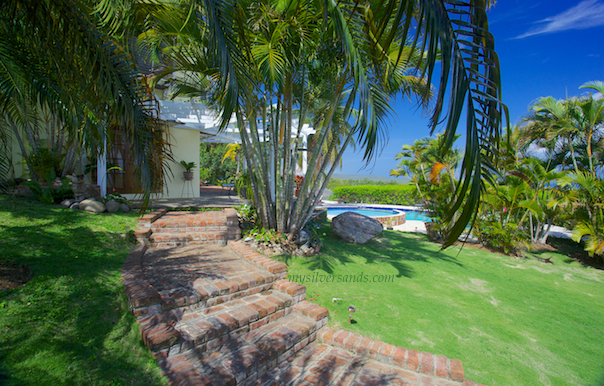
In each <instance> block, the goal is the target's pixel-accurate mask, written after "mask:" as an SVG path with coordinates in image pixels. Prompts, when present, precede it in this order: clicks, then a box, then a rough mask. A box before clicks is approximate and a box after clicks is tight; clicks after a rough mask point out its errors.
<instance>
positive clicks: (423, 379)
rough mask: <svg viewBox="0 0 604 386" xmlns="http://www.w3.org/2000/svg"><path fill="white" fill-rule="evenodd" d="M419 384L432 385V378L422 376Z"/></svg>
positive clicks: (423, 385)
mask: <svg viewBox="0 0 604 386" xmlns="http://www.w3.org/2000/svg"><path fill="white" fill-rule="evenodd" d="M419 384H420V386H434V378H432V377H426V376H422V377H421V378H420V380H419Z"/></svg>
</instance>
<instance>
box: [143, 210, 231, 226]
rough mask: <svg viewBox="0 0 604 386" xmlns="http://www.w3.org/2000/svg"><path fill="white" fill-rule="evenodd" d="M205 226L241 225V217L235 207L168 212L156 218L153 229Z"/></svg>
mask: <svg viewBox="0 0 604 386" xmlns="http://www.w3.org/2000/svg"><path fill="white" fill-rule="evenodd" d="M205 227H216V228H221V227H233V228H235V227H239V219H238V217H237V212H236V211H235V210H234V209H225V210H223V211H207V212H167V213H165V214H164V215H163V216H161V217H160V218H157V219H155V221H153V223H152V224H151V229H153V230H154V231H156V230H157V231H161V229H181V228H205Z"/></svg>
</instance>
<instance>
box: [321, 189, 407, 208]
mask: <svg viewBox="0 0 604 386" xmlns="http://www.w3.org/2000/svg"><path fill="white" fill-rule="evenodd" d="M414 189H415V187H414V186H413V185H383V186H380V185H358V186H340V187H337V188H335V189H334V190H333V195H332V197H331V198H332V199H333V198H335V199H337V200H342V201H344V202H365V203H370V204H390V205H413V204H414V203H415V199H414V198H413V192H414Z"/></svg>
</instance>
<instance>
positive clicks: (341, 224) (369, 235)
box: [331, 212, 384, 244]
mask: <svg viewBox="0 0 604 386" xmlns="http://www.w3.org/2000/svg"><path fill="white" fill-rule="evenodd" d="M331 229H332V230H333V231H334V233H335V234H336V235H338V236H340V237H341V238H343V239H344V240H345V241H347V242H349V243H355V244H365V243H366V242H367V241H369V240H371V239H373V238H374V237H377V236H379V234H380V233H382V231H383V230H384V227H383V226H382V224H381V223H380V222H379V221H377V220H375V219H372V218H371V217H367V216H363V215H362V214H358V213H353V212H344V213H342V214H340V215H338V216H336V217H334V218H333V219H332V220H331Z"/></svg>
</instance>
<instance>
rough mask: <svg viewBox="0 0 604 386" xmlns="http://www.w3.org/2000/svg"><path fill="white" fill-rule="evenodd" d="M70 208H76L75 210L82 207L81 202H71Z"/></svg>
mask: <svg viewBox="0 0 604 386" xmlns="http://www.w3.org/2000/svg"><path fill="white" fill-rule="evenodd" d="M69 209H74V210H78V209H80V203H79V202H74V203H73V204H71V206H70V207H69Z"/></svg>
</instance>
